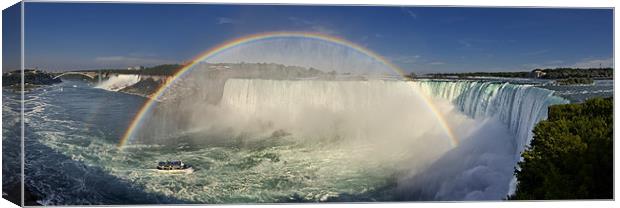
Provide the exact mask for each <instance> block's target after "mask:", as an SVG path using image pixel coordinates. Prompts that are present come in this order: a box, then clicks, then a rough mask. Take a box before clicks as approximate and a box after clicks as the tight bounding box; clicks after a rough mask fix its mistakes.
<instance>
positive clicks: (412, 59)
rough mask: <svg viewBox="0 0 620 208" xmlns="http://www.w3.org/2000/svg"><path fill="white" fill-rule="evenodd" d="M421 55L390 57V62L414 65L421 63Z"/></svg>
mask: <svg viewBox="0 0 620 208" xmlns="http://www.w3.org/2000/svg"><path fill="white" fill-rule="evenodd" d="M420 57H421V56H420V55H400V56H394V57H390V60H391V61H392V62H395V63H401V64H414V63H419V62H420Z"/></svg>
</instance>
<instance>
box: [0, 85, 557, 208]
mask: <svg viewBox="0 0 620 208" xmlns="http://www.w3.org/2000/svg"><path fill="white" fill-rule="evenodd" d="M360 88H362V89H365V90H359V89H360ZM409 89H413V90H412V91H409ZM386 92H390V93H391V94H390V95H389V96H387V95H385V93H386ZM339 93H343V94H339ZM408 93H411V94H408ZM416 93H418V94H416ZM553 94H554V91H552V90H548V89H542V88H538V87H534V86H530V85H513V84H506V83H496V82H493V83H491V82H465V81H451V82H447V81H416V82H404V81H375V82H373V81H349V82H347V83H344V84H343V83H339V82H337V81H331V82H328V81H325V82H319V81H270V80H243V79H240V80H229V81H228V82H227V83H226V86H225V88H224V93H223V97H222V101H221V105H223V106H226V108H227V109H228V110H231V109H232V110H234V111H235V112H237V114H239V115H236V116H243V115H246V117H243V119H242V120H239V121H240V122H239V125H240V126H241V125H242V123H243V122H241V121H244V122H259V123H260V122H264V124H265V125H267V126H273V125H275V126H278V125H279V127H282V128H284V129H285V130H286V131H274V132H273V133H271V134H267V135H259V136H248V137H252V138H250V139H242V138H240V137H238V136H235V137H232V136H231V137H230V138H214V137H222V135H225V134H209V133H205V132H203V131H188V132H185V133H183V134H180V135H178V136H177V137H175V138H173V139H174V141H175V142H169V143H157V142H151V143H135V144H130V145H127V146H126V147H123V148H118V147H117V146H116V145H117V143H118V142H119V138H120V137H121V136H122V134H123V133H124V131H125V130H126V128H127V126H128V125H129V122H130V120H131V119H132V118H133V116H134V115H135V114H136V112H137V111H138V110H139V108H140V107H141V106H142V104H143V103H144V102H145V101H146V98H143V97H139V96H134V95H128V94H124V93H119V92H114V91H109V90H104V89H100V88H97V87H96V86H93V85H92V84H89V83H86V82H81V81H71V80H66V81H64V82H63V83H61V84H57V85H52V86H44V87H39V88H34V89H32V90H30V91H28V92H27V93H26V99H25V100H26V102H25V109H24V111H25V120H24V122H25V137H26V138H25V145H26V147H25V148H26V153H25V159H26V164H25V183H26V184H25V185H26V187H27V189H28V190H29V191H30V192H32V193H33V194H34V195H35V196H36V198H37V200H38V201H37V202H38V203H40V204H153V203H251V202H299V201H394V200H499V199H502V198H503V197H505V196H506V195H507V194H509V193H510V191H511V187H513V186H514V181H513V176H512V171H513V170H514V166H515V165H516V162H517V161H518V160H519V152H520V151H522V150H523V149H524V148H525V147H526V145H527V144H528V142H529V140H530V139H531V128H532V127H533V125H535V124H536V122H538V121H539V120H541V119H544V118H545V117H546V110H547V107H548V106H549V105H552V104H558V103H567V102H568V101H567V100H565V99H562V98H560V97H556V96H554V95H553ZM301 95H303V97H300V96H301ZM2 96H3V108H2V109H3V119H2V122H3V129H2V132H3V141H2V142H3V153H4V155H3V186H5V187H6V186H10V185H12V184H15V183H16V182H17V181H18V180H19V178H18V177H17V176H16V173H17V172H18V171H19V162H18V160H19V154H18V153H19V152H18V151H16V150H17V149H18V148H19V135H20V133H19V102H18V100H19V96H20V95H19V94H18V93H15V92H13V91H10V90H3V93H2ZM394 96H396V97H399V98H402V99H394V98H396V97H394ZM425 97H426V98H425ZM361 100H363V101H364V102H363V103H364V104H360V102H359V101H361ZM403 100H404V101H403ZM425 100H426V101H428V100H430V102H432V103H433V107H434V108H435V109H432V110H434V111H436V112H435V113H436V114H438V115H439V116H440V117H443V118H444V119H443V120H444V121H443V122H445V125H447V126H448V127H449V128H450V131H451V133H452V134H454V135H456V136H454V137H455V138H452V139H456V140H457V141H456V143H457V144H452V143H454V142H455V141H451V140H450V138H449V137H448V136H446V135H447V134H446V130H445V129H444V128H442V125H440V124H441V122H438V121H435V120H433V119H436V118H435V117H436V115H433V114H429V112H430V111H431V110H429V109H428V106H427V104H426V101H425ZM392 101H393V102H392ZM408 101H411V102H413V104H412V105H411V106H408V105H407V103H405V102H408ZM308 103H310V104H308ZM334 103H335V104H334ZM381 103H392V105H391V106H389V107H390V108H396V109H398V110H394V111H381V109H383V108H382V107H377V106H380V105H381ZM306 104H308V105H306ZM322 105H331V106H330V107H329V108H327V110H325V109H317V108H315V106H322ZM351 105H357V106H358V107H357V109H358V110H359V109H364V112H372V111H373V110H372V109H379V110H377V112H376V113H377V114H367V113H362V112H360V111H349V110H346V109H348V108H349V107H350V106H351ZM257 106H259V107H261V109H268V108H269V106H271V107H277V108H273V109H272V110H271V111H265V112H269V113H270V114H271V115H270V117H267V118H269V119H267V118H265V117H264V116H261V115H260V113H258V114H257V113H256V108H257ZM291 106H304V107H303V108H300V107H295V108H292V107H291ZM282 109H284V110H282ZM386 109H387V108H386ZM308 111H310V112H314V114H316V115H315V116H312V113H311V114H300V113H299V112H308ZM324 111H329V112H330V113H328V114H325V112H324ZM265 112H263V113H265ZM282 112H286V113H284V114H282V115H278V114H279V113H282ZM334 112H336V113H334ZM386 112H388V114H387V115H386V114H385V113H386ZM230 115H231V116H232V118H241V117H234V115H233V114H230ZM247 115H254V116H257V117H253V118H249V117H247ZM273 115H278V116H273ZM320 115H328V116H323V117H322V116H320ZM382 115H383V116H382ZM345 117H346V118H349V119H343V118H345ZM257 118H263V121H256V120H255V119H257ZM370 118H373V119H370ZM253 119H254V120H253ZM429 119H430V120H429ZM264 120H268V121H264ZM359 120H364V121H369V120H374V121H369V122H363V123H358V122H357V121H359ZM287 122H289V123H290V122H295V123H300V122H305V123H304V125H305V127H304V128H297V129H296V128H294V127H290V126H287V125H285V124H286V123H287ZM385 123H388V124H389V125H385V126H381V124H385ZM331 124H338V125H335V126H334V125H331ZM347 125H356V126H357V125H362V126H365V128H348V127H347ZM377 126H381V128H376V127H377ZM287 127H290V128H287ZM297 127H298V126H297ZM244 128H245V127H244ZM326 128H331V129H337V130H334V131H331V132H336V133H335V134H324V135H322V136H321V139H308V138H310V137H312V135H313V133H317V134H318V133H320V132H323V131H321V129H326ZM342 129H344V130H342ZM403 129H405V130H403ZM409 133H410V134H409ZM309 135H310V136H309ZM369 135H370V136H369ZM381 135H384V137H385V138H382V136H381ZM399 135H407V137H402V138H400V136H399ZM254 137H256V138H254ZM341 137H347V138H349V139H341ZM368 137H370V138H368ZM388 137H389V138H388ZM351 138H352V139H351ZM195 140H201V141H204V142H201V143H196V142H193V141H195ZM410 140H411V141H410ZM170 159H182V160H184V161H185V162H187V163H190V164H192V165H194V166H195V167H196V169H197V171H196V172H195V173H193V174H189V175H175V174H161V173H157V172H155V171H153V167H154V165H155V164H156V162H157V161H162V160H170ZM3 191H5V190H3Z"/></svg>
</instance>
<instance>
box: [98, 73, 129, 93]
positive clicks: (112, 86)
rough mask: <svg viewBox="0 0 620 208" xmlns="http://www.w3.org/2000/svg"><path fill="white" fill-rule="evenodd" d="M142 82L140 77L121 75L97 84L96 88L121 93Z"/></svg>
mask: <svg viewBox="0 0 620 208" xmlns="http://www.w3.org/2000/svg"><path fill="white" fill-rule="evenodd" d="M139 81H140V76H139V75H134V74H119V75H115V76H112V77H109V78H108V79H107V80H105V81H102V82H100V83H99V84H97V86H96V88H100V89H104V90H110V91H119V90H122V89H124V88H126V87H129V86H131V85H134V84H136V83H138V82H139Z"/></svg>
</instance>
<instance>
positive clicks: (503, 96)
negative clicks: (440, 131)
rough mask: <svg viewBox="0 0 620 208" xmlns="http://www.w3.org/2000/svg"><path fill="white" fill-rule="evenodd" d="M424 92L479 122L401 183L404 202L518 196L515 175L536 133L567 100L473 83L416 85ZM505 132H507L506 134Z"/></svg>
mask: <svg viewBox="0 0 620 208" xmlns="http://www.w3.org/2000/svg"><path fill="white" fill-rule="evenodd" d="M412 83H413V85H415V86H417V87H418V88H419V89H420V91H421V92H423V93H425V94H428V95H430V96H432V97H436V98H439V99H444V100H448V101H449V102H451V103H452V104H453V105H454V107H455V109H456V110H458V111H460V112H462V113H464V114H466V115H468V116H469V117H471V118H473V119H475V120H476V121H477V122H478V123H480V124H479V125H478V126H479V130H478V131H477V133H474V134H473V135H471V136H469V138H467V139H464V140H463V141H462V143H461V144H460V145H459V146H458V147H457V148H455V149H453V150H451V151H449V152H447V153H446V154H444V155H443V156H442V157H441V158H440V159H438V160H437V161H435V162H434V164H433V165H431V166H430V167H428V168H427V169H426V170H425V171H424V172H422V173H416V174H411V175H410V176H408V177H404V178H402V179H401V180H400V181H399V188H397V189H398V190H399V191H398V192H397V194H396V195H397V198H398V199H400V200H498V199H502V198H505V197H506V196H507V195H509V194H511V193H513V192H514V188H515V185H516V179H515V178H514V176H513V175H512V174H513V170H514V168H515V166H516V165H517V162H518V161H519V160H520V158H521V156H520V153H521V152H522V151H523V150H524V148H526V145H527V144H529V141H530V140H531V139H532V133H531V131H532V128H533V127H534V125H535V124H536V123H538V122H539V121H540V120H542V119H545V118H546V116H547V108H548V107H549V106H550V105H552V104H562V103H567V102H568V101H566V100H564V99H562V98H559V97H556V96H553V91H550V90H546V89H542V88H537V87H534V86H531V85H514V84H509V83H494V82H470V81H416V82H412ZM500 128H507V131H508V132H505V133H501V131H498V129H500Z"/></svg>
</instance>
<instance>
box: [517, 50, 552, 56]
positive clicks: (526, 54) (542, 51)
mask: <svg viewBox="0 0 620 208" xmlns="http://www.w3.org/2000/svg"><path fill="white" fill-rule="evenodd" d="M547 52H549V50H548V49H542V50H535V51H529V52H525V53H522V55H525V56H535V55H540V54H544V53H547Z"/></svg>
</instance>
